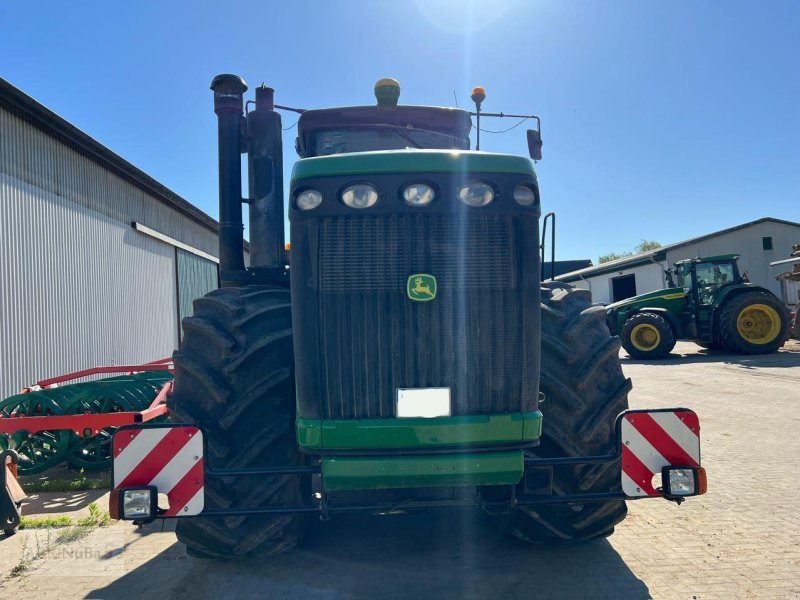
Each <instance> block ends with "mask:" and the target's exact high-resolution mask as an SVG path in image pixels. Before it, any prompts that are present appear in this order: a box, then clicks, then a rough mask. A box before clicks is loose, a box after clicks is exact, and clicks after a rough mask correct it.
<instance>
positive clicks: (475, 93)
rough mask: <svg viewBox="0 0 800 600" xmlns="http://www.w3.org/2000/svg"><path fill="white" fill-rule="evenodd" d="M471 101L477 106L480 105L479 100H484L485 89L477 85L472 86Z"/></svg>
mask: <svg viewBox="0 0 800 600" xmlns="http://www.w3.org/2000/svg"><path fill="white" fill-rule="evenodd" d="M471 98H472V101H473V102H474V103H475V104H477V105H478V106H480V105H481V102H483V101H484V100H486V90H485V89H483V88H482V87H481V86H477V87H474V88H472V96H471Z"/></svg>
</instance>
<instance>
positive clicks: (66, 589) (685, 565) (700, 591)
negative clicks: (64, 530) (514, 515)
mask: <svg viewBox="0 0 800 600" xmlns="http://www.w3.org/2000/svg"><path fill="white" fill-rule="evenodd" d="M622 360H623V365H624V369H625V372H626V374H627V375H628V376H630V377H631V378H632V379H633V382H634V390H633V392H632V394H631V406H632V407H657V406H662V407H670V406H685V407H688V408H691V409H693V410H695V411H696V412H697V413H698V414H699V415H700V417H701V425H702V443H703V448H702V451H703V465H704V466H705V467H706V469H707V471H708V478H709V492H708V494H707V495H705V496H703V497H700V498H695V499H690V500H689V501H687V502H686V503H685V504H683V505H682V506H676V505H674V504H672V503H669V502H666V501H662V500H645V501H638V502H630V503H629V514H628V518H627V519H626V520H625V521H624V523H623V524H622V525H620V526H619V527H618V528H617V531H616V533H615V534H614V535H613V536H611V537H610V538H608V539H607V540H598V541H594V542H590V543H586V544H580V545H574V546H560V547H544V546H539V547H537V546H527V545H524V544H522V543H521V542H518V541H516V540H513V539H508V538H505V537H503V536H500V535H498V534H497V533H496V532H495V531H494V530H493V529H492V528H491V526H489V525H488V524H487V523H486V521H485V520H484V519H483V518H482V517H481V515H480V514H479V513H477V512H475V511H463V512H457V513H453V512H438V513H428V514H415V515H405V516H394V517H380V518H379V517H370V516H364V515H350V516H347V517H338V516H337V517H335V518H334V519H333V520H332V521H330V522H328V523H319V524H317V525H316V526H315V527H314V529H313V530H312V532H311V535H310V537H309V539H308V541H307V543H306V544H305V546H304V547H303V548H302V549H300V550H297V551H294V552H291V553H289V554H287V555H284V556H281V557H278V558H275V559H273V560H266V561H238V562H234V561H204V560H196V559H192V558H189V557H188V556H187V555H186V553H185V551H184V549H183V547H182V546H181V545H180V544H178V543H177V542H176V540H175V537H174V534H173V533H172V532H171V531H170V530H169V529H170V527H169V526H167V530H165V531H162V529H161V525H159V524H153V525H150V526H148V527H145V528H144V529H142V530H137V529H136V528H134V527H133V526H131V525H129V524H124V523H123V524H119V523H118V524H115V525H113V526H111V527H108V528H103V529H97V530H94V531H92V532H91V533H90V534H89V535H88V536H87V537H85V538H83V539H81V540H77V541H74V542H72V543H61V544H55V543H51V542H53V539H52V538H53V532H41V531H40V532H35V531H24V532H21V533H20V534H18V535H16V536H14V537H11V538H7V539H4V540H0V570H2V571H3V574H2V575H0V590H2V591H3V592H4V594H5V595H6V596H13V597H14V598H19V599H23V598H50V597H58V598H72V597H89V598H139V597H142V596H145V595H150V594H154V595H158V596H170V597H178V598H182V597H186V598H189V597H191V598H197V597H200V598H218V597H223V598H228V597H231V598H234V597H268V598H429V597H430V598H433V597H435V598H437V599H441V598H508V599H510V598H524V599H526V600H527V599H533V598H633V599H636V598H649V597H653V598H669V599H673V598H685V599H690V600H695V599H698V600H710V599H712V598H725V599H728V598H800V543H799V542H800V511H798V510H797V507H798V497H799V493H800V483H798V481H799V478H798V477H797V467H796V464H797V459H798V456H800V441H799V440H800V435H799V434H798V432H799V431H800V416H798V406H800V385H799V384H800V343H798V342H790V343H789V344H788V345H787V347H786V348H785V349H784V350H782V351H781V352H779V353H777V354H773V355H769V356H761V357H737V356H732V355H728V354H720V353H707V352H706V351H702V350H700V349H699V348H698V347H696V346H694V345H693V344H689V343H679V344H678V346H677V347H676V350H675V355H674V357H672V358H671V359H669V360H665V361H660V362H654V363H642V362H638V361H633V360H630V359H629V358H628V357H627V356H625V355H624V354H623V358H622ZM85 501H86V502H88V497H87V498H86V499H85ZM61 502H62V503H63V504H65V505H66V504H69V503H70V500H69V499H64V500H63V501H61ZM80 504H81V503H80V502H79V503H78V505H80ZM72 508H75V506H74V503H73V507H72ZM37 552H38V553H40V554H41V556H40V557H39V558H37V559H35V560H29V559H30V557H31V556H33V555H35V554H36V553H37ZM20 560H23V561H27V562H26V566H27V567H28V568H27V570H26V571H25V572H24V574H23V575H22V576H17V577H10V576H9V575H8V573H9V571H10V570H11V569H12V568H13V567H14V566H15V565H16V564H18V563H19V561H20Z"/></svg>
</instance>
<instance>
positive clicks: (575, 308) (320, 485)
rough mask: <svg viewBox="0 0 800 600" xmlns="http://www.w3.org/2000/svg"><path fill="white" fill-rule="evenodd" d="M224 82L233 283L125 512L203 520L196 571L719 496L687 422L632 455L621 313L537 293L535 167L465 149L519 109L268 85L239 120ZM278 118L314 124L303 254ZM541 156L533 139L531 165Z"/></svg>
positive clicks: (596, 520)
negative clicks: (333, 522)
mask: <svg viewBox="0 0 800 600" xmlns="http://www.w3.org/2000/svg"><path fill="white" fill-rule="evenodd" d="M211 87H212V90H213V91H214V108H215V112H216V113H217V117H218V135H219V168H220V180H219V184H220V280H221V283H222V287H221V288H220V289H218V290H216V291H214V292H211V293H210V294H208V295H207V296H206V297H204V298H202V299H200V300H197V301H195V303H194V315H193V316H192V317H190V318H188V319H186V320H184V322H183V330H184V333H185V335H184V339H183V343H182V345H181V348H180V350H179V351H177V352H176V353H175V355H174V363H175V391H174V393H173V394H172V395H171V396H170V397H169V399H168V407H169V410H170V419H171V424H169V425H167V426H158V425H156V426H153V427H147V426H146V425H144V426H135V427H128V428H123V429H121V430H119V431H118V432H117V436H121V437H118V438H117V437H115V440H117V439H118V440H119V442H117V441H114V443H113V447H114V449H115V458H114V482H115V483H114V488H115V489H114V490H113V492H112V494H111V500H110V509H111V513H112V515H114V517H115V518H123V519H130V520H134V521H138V522H147V521H149V520H153V519H156V518H171V517H188V518H185V519H181V520H179V522H178V525H177V535H178V538H179V539H180V540H181V541H182V542H184V543H185V544H186V546H187V549H188V551H189V552H190V553H191V554H192V555H195V556H243V555H270V554H275V553H277V552H281V551H283V550H286V549H288V548H291V547H293V546H294V545H296V544H297V543H298V542H299V541H300V539H301V537H302V535H303V532H304V530H305V526H306V524H307V523H308V518H309V517H310V516H311V515H317V516H319V517H320V518H322V519H327V518H329V517H330V516H331V515H332V514H335V513H337V512H341V511H354V510H361V511H370V512H376V513H387V512H389V513H395V512H398V511H400V510H412V509H420V508H431V507H436V508H445V507H465V506H480V507H482V508H483V509H484V510H485V511H486V512H487V513H489V515H490V518H492V519H495V520H496V521H497V523H498V525H499V526H500V527H502V528H504V529H505V530H507V531H508V532H510V533H512V534H514V535H516V536H518V537H520V538H522V539H525V540H530V541H537V542H542V541H573V540H586V539H591V538H596V537H599V536H605V535H608V534H610V533H611V532H612V531H613V530H614V526H615V525H616V524H617V523H619V522H620V521H621V520H622V519H623V518H624V516H625V513H626V505H625V500H626V498H630V497H656V496H661V497H665V498H667V499H670V500H675V501H678V502H680V501H681V500H683V496H693V495H698V494H702V493H703V492H704V491H705V478H704V477H705V476H704V472H703V471H702V468H701V467H700V464H699V461H700V455H699V437H698V435H699V424H698V422H697V419H696V416H695V415H693V414H692V413H691V411H687V410H686V409H670V410H666V409H661V410H656V411H653V415H654V416H652V417H649V416H646V417H641V418H637V419H635V420H636V425H635V427H641V428H642V430H643V431H644V432H645V433H644V434H641V435H646V434H647V432H648V431H649V429H648V427H649V426H648V423H655V421H654V419H660V422H661V423H662V425H663V426H664V427H667V428H669V427H673V428H677V429H678V430H679V431H678V435H682V436H683V437H684V438H686V437H687V436H688V438H689V439H690V440H694V441H693V442H690V443H689V444H688V445H687V444H684V446H685V447H686V448H689V450H687V452H688V454H681V455H680V456H677V455H676V456H674V457H670V456H669V452H668V451H667V450H664V451H663V456H660V457H659V458H658V461H654V460H652V458H653V457H649V458H648V457H645V458H644V460H645V461H646V462H647V464H646V465H645V464H644V463H642V462H640V461H637V460H633V459H629V460H627V461H626V459H625V458H624V457H625V456H628V454H626V452H628V453H629V452H630V451H631V449H634V450H635V448H633V447H629V446H627V445H626V444H625V443H623V442H621V436H622V435H623V433H622V432H623V431H625V430H626V429H625V428H626V427H627V426H628V425H626V424H625V423H626V422H627V421H626V422H623V421H624V420H625V419H628V418H630V416H631V415H632V414H633V413H636V414H637V416H638V414H639V413H640V412H647V411H628V412H625V411H626V409H627V406H628V391H629V390H630V388H631V383H630V380H628V379H626V378H625V377H624V376H623V374H622V370H621V367H620V362H619V358H618V352H619V347H620V341H619V338H617V337H614V336H612V335H611V334H610V333H609V331H608V327H607V325H606V313H605V309H604V308H603V307H599V306H592V304H591V298H590V295H589V293H588V292H587V291H584V290H575V289H573V288H571V287H570V286H568V285H564V284H559V283H548V284H542V283H541V272H540V267H541V261H540V257H539V249H540V248H539V217H540V214H541V211H540V203H539V186H538V182H537V179H536V175H535V173H534V171H533V165H532V162H531V160H530V159H528V158H527V157H524V158H523V157H519V156H510V155H504V154H490V153H484V152H478V151H471V150H470V130H471V127H472V117H473V116H474V117H476V120H477V125H478V133H479V132H480V118H481V117H484V118H485V117H489V116H496V117H503V116H515V115H504V114H502V113H498V114H493V113H484V112H482V111H481V103H482V102H483V100H484V98H485V92H484V91H483V90H482V89H481V88H475V90H474V91H473V94H472V99H473V101H474V102H475V104H476V111H475V112H469V111H466V110H459V109H450V108H436V107H428V106H404V105H398V98H399V95H400V87H399V84H398V83H397V82H396V81H394V80H391V79H388V80H381V81H379V82H378V84H377V85H376V86H375V96H376V98H377V104H373V105H369V106H354V107H343V108H332V109H319V110H301V109H293V108H290V107H285V106H279V105H277V104H275V102H274V92H273V90H272V89H271V88H267V87H264V86H261V87H259V88H258V89H256V94H255V102H254V103H253V109H252V110H249V111H244V103H243V94H244V92H245V91H246V90H247V86H246V85H245V83H244V81H243V80H242V79H241V78H239V77H237V76H234V75H220V76H218V77H216V78H215V79H214V81H213V83H212V86H211ZM248 105H250V102H248ZM276 109H280V110H293V111H295V112H298V113H300V118H299V121H298V124H297V127H298V135H297V140H296V150H297V153H298V155H299V157H300V159H299V160H298V161H297V163H296V164H295V165H294V169H293V172H292V177H291V189H290V190H289V194H288V207H289V220H290V222H291V250H287V249H286V248H287V247H286V246H285V244H284V227H283V222H284V221H283V218H284V217H283V214H284V213H283V211H284V203H283V174H282V165H283V155H282V146H281V133H282V126H281V117H280V115H279V113H278V112H276ZM516 116H520V115H516ZM521 117H525V118H533V119H536V120H537V122H538V118H536V117H526V116H525V115H521ZM478 140H479V138H478ZM478 144H479V142H478ZM478 144H476V150H477V146H478ZM541 145H542V144H541V136H540V130H539V129H538V128H537V129H535V130H534V129H532V130H529V131H528V148H529V154H530V157H531V158H532V159H537V160H538V159H540V158H541ZM242 153H246V154H247V159H248V173H249V194H248V197H247V198H246V199H244V200H243V198H242V183H241V154H242ZM243 203H246V204H247V205H248V206H249V211H250V245H249V258H250V261H249V265H248V266H247V267H245V262H244V257H243V234H242V230H243V226H242V204H243ZM545 398H546V402H544V403H543V404H542V405H541V406H542V409H541V410H540V403H542V402H543V399H545ZM670 411H672V412H670ZM674 411H679V413H680V414H679V415H676V414H674ZM543 413H544V418H545V419H546V425H545V426H544V427H543V426H542V422H543ZM668 413H669V414H668ZM648 419H649V420H648ZM633 421H634V419H631V420H630V422H629V423H628V424H629V425H631V426H634V425H632V423H633ZM657 427H659V426H657ZM651 429H652V428H651ZM640 437H641V436H640ZM637 439H639V438H637ZM198 440H199V441H198ZM182 444H184V445H182ZM671 447H673V448H674V447H675V446H674V445H673V446H671ZM184 449H185V451H184ZM681 452H682V451H681ZM643 456H644V455H643ZM648 456H649V455H648ZM201 458H202V460H201ZM659 461H661V462H659ZM200 462H202V465H201V464H200ZM626 468H627V469H628V472H623V470H624V469H626ZM156 473H157V475H154V474H156ZM654 476H655V477H657V478H659V481H660V482H661V484H659V485H658V486H655V487H654V484H653V481H652V480H653V477H654ZM160 492H163V493H164V494H166V495H167V497H168V499H169V507H168V508H166V507H160V506H159V505H158V502H159V493H160Z"/></svg>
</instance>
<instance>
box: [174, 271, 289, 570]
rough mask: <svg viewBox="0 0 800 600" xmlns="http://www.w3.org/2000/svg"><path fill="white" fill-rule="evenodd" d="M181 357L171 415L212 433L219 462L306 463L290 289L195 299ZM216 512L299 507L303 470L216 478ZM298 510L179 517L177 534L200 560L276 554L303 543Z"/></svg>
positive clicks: (213, 457)
mask: <svg viewBox="0 0 800 600" xmlns="http://www.w3.org/2000/svg"><path fill="white" fill-rule="evenodd" d="M183 330H184V339H183V344H182V346H181V350H180V351H179V352H176V353H175V357H174V360H175V391H174V392H173V393H172V394H171V395H170V396H169V398H168V399H167V405H168V406H169V411H170V419H171V420H172V421H173V422H178V423H193V424H196V425H198V426H200V427H202V428H203V430H204V431H205V434H206V445H207V450H208V461H209V464H210V466H211V467H215V468H220V469H223V468H254V467H265V466H276V465H292V464H300V456H299V451H298V447H297V442H296V440H295V434H294V421H295V386H294V365H293V352H292V316H291V302H290V299H289V291H288V290H284V289H281V288H274V287H267V286H251V287H246V288H222V289H219V290H215V291H213V292H211V293H210V294H208V295H207V296H205V297H204V298H202V299H200V300H195V303H194V316H192V317H189V318H187V319H184V321H183ZM205 492H206V497H205V505H206V507H207V508H235V507H237V506H265V507H269V506H296V505H299V504H302V502H303V500H304V490H303V486H302V485H301V481H300V477H299V476H297V475H269V476H259V477H253V476H229V477H214V478H211V479H209V480H207V481H206V484H205ZM304 526H305V519H304V518H303V515H298V514H291V513H287V514H275V515H254V516H231V517H224V518H222V517H194V518H191V519H179V520H178V524H177V529H176V533H177V535H178V540H180V541H181V542H183V543H184V544H186V550H187V552H188V553H189V554H190V555H191V556H195V557H202V558H204V557H215V556H216V557H233V556H272V555H275V554H279V553H281V552H284V551H286V550H288V549H291V548H293V547H294V546H295V545H297V544H298V543H299V541H300V539H301V536H302V534H303V529H304Z"/></svg>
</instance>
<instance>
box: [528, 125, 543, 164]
mask: <svg viewBox="0 0 800 600" xmlns="http://www.w3.org/2000/svg"><path fill="white" fill-rule="evenodd" d="M528 154H530V156H531V158H532V159H533V160H542V133H541V131H539V130H538V129H528Z"/></svg>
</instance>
